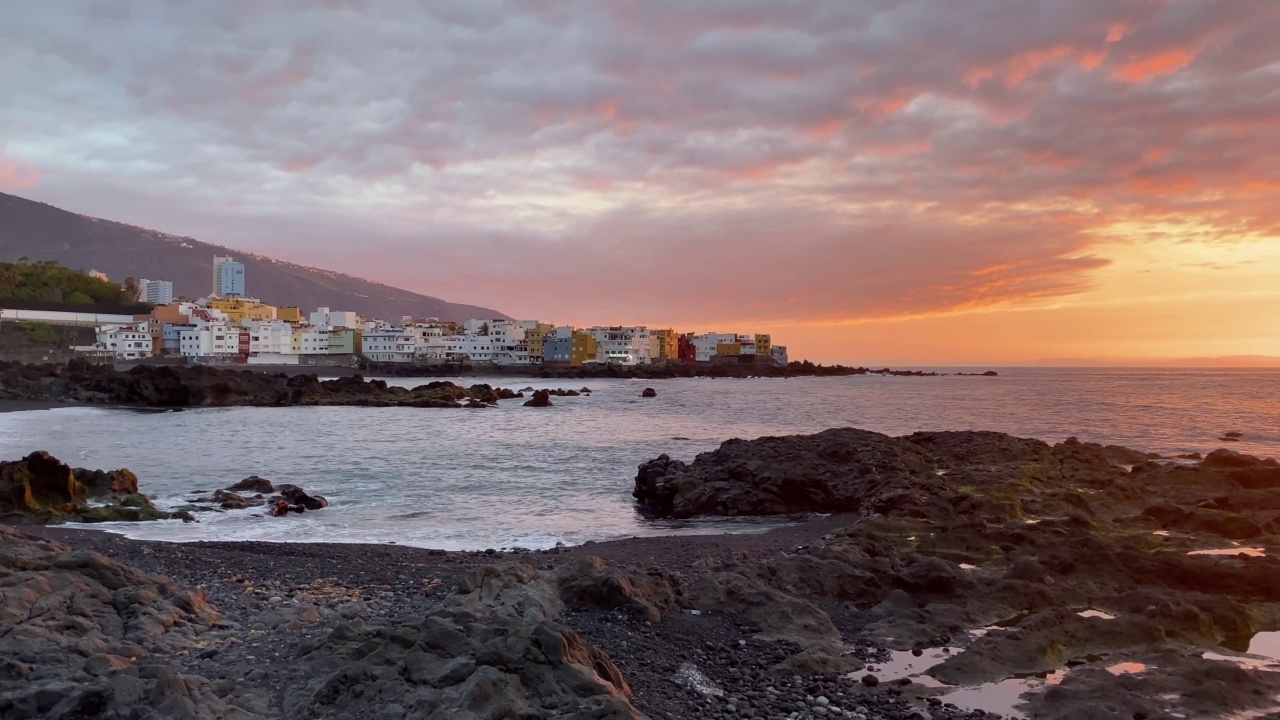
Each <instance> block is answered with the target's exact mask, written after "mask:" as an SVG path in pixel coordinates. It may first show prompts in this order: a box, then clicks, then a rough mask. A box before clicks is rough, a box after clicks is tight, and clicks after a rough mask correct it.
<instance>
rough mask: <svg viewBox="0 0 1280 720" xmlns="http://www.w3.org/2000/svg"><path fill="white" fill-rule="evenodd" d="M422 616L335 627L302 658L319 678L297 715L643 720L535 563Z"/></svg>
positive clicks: (297, 696) (289, 701)
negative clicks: (569, 621)
mask: <svg viewBox="0 0 1280 720" xmlns="http://www.w3.org/2000/svg"><path fill="white" fill-rule="evenodd" d="M463 590H464V593H463V594H459V595H455V596H451V597H450V598H448V599H447V600H446V601H445V602H444V603H443V604H442V605H441V606H440V607H439V608H438V609H437V610H435V611H432V612H430V613H428V614H427V615H426V617H425V618H412V619H404V620H401V621H399V622H396V623H392V624H388V625H371V626H364V625H356V624H343V625H339V626H338V627H337V628H336V629H335V630H334V631H333V632H331V633H330V634H329V636H328V638H326V639H325V640H324V641H322V642H321V643H320V644H319V645H318V647H316V648H315V649H314V650H312V651H311V652H310V653H308V654H307V655H304V656H303V657H302V658H300V659H299V660H298V662H299V663H301V664H302V665H303V666H304V667H306V668H307V670H308V674H309V675H310V676H312V677H314V678H315V679H314V680H313V681H312V682H311V683H310V684H308V685H307V687H306V688H304V689H302V690H301V691H299V692H294V693H291V694H290V695H289V696H288V697H286V698H285V707H286V712H287V714H288V715H290V716H299V717H300V716H303V715H306V716H313V715H325V716H337V717H342V716H348V715H355V714H358V709H359V708H361V707H367V706H368V705H369V704H370V703H372V704H373V705H374V706H376V707H389V706H393V705H394V706H396V707H400V708H403V709H404V713H403V714H404V716H406V717H424V718H440V719H441V720H443V719H444V718H493V719H495V720H496V719H497V718H517V717H518V718H526V719H528V720H538V719H542V718H547V719H550V718H583V720H586V719H587V718H592V719H599V720H638V719H639V718H642V717H643V716H642V715H641V714H640V712H639V711H638V710H636V709H635V708H634V707H633V706H632V705H631V703H630V702H629V700H628V698H629V697H630V694H631V691H630V688H629V687H628V686H627V683H626V681H625V680H624V679H623V677H622V673H621V672H620V671H619V670H618V668H617V667H616V666H615V665H614V664H613V662H612V661H611V660H610V659H609V656H608V655H606V654H605V653H604V652H603V651H601V650H600V649H598V648H596V647H595V646H593V645H591V644H590V643H588V642H587V641H585V640H583V639H582V637H581V636H579V635H578V634H577V633H575V632H574V631H573V630H570V629H569V628H567V627H564V626H562V625H559V624H558V623H557V622H556V618H557V617H558V616H559V614H560V612H561V610H562V607H561V606H560V604H559V600H558V598H557V596H556V592H555V588H554V586H553V584H552V583H551V581H550V580H549V579H548V578H545V577H542V576H540V575H539V573H538V572H537V571H535V570H534V569H533V568H531V567H529V566H527V565H516V566H508V567H505V568H499V567H490V568H484V569H482V571H481V572H478V573H476V574H475V575H473V577H472V578H471V579H470V580H469V581H468V583H467V584H466V586H465V587H464V588H463Z"/></svg>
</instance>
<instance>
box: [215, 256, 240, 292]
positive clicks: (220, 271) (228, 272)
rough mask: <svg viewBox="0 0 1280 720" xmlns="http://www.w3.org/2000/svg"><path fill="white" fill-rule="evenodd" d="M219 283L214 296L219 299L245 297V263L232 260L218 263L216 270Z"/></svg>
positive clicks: (216, 285)
mask: <svg viewBox="0 0 1280 720" xmlns="http://www.w3.org/2000/svg"><path fill="white" fill-rule="evenodd" d="M214 270H215V273H216V276H215V277H216V278H217V282H216V284H215V286H214V294H215V295H217V296H219V297H224V298H231V297H244V263H241V262H235V261H234V260H231V259H230V258H228V259H225V260H224V261H223V262H220V263H218V264H217V265H216V266H215V268H214Z"/></svg>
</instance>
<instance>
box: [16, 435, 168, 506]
mask: <svg viewBox="0 0 1280 720" xmlns="http://www.w3.org/2000/svg"><path fill="white" fill-rule="evenodd" d="M82 480H83V481H85V482H82ZM86 482H87V483H88V484H87V485H86V484H85V483H86ZM90 499H95V500H98V501H99V502H98V503H95V504H90V503H89V501H90ZM169 518H181V519H184V520H186V519H190V516H189V515H187V514H186V513H169V512H165V511H163V510H157V509H156V508H155V506H154V505H153V504H152V503H151V500H150V499H149V498H148V497H147V496H145V495H142V494H140V493H138V478H137V476H135V475H134V474H133V473H132V472H130V471H128V470H112V471H109V472H107V471H102V470H83V469H76V470H72V469H71V467H70V466H68V465H67V464H66V463H63V462H62V461H60V460H58V459H57V458H55V457H53V456H52V455H50V454H49V453H47V452H44V451H43V450H41V451H37V452H33V453H31V454H30V455H28V456H27V457H25V458H23V459H22V460H16V461H8V462H6V461H0V520H6V521H10V522H22V523H31V524H37V525H39V524H45V523H55V522H67V521H73V520H74V521H79V522H113V521H134V520H166V519H169Z"/></svg>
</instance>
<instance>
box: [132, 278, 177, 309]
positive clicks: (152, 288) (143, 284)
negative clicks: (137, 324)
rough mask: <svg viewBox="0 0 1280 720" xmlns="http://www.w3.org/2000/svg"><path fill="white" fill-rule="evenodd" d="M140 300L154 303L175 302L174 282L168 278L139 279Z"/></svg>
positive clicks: (166, 303)
mask: <svg viewBox="0 0 1280 720" xmlns="http://www.w3.org/2000/svg"><path fill="white" fill-rule="evenodd" d="M138 300H139V301H140V302H145V303H151V304H152V305H168V304H169V303H171V302H173V283H171V282H169V281H168V280H146V279H143V280H139V281H138Z"/></svg>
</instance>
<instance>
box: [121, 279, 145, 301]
mask: <svg viewBox="0 0 1280 720" xmlns="http://www.w3.org/2000/svg"><path fill="white" fill-rule="evenodd" d="M140 292H142V288H141V287H140V286H139V285H138V281H137V280H136V279H134V278H131V277H128V278H125V279H124V299H125V300H126V301H127V302H137V301H138V294H139V293H140Z"/></svg>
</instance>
